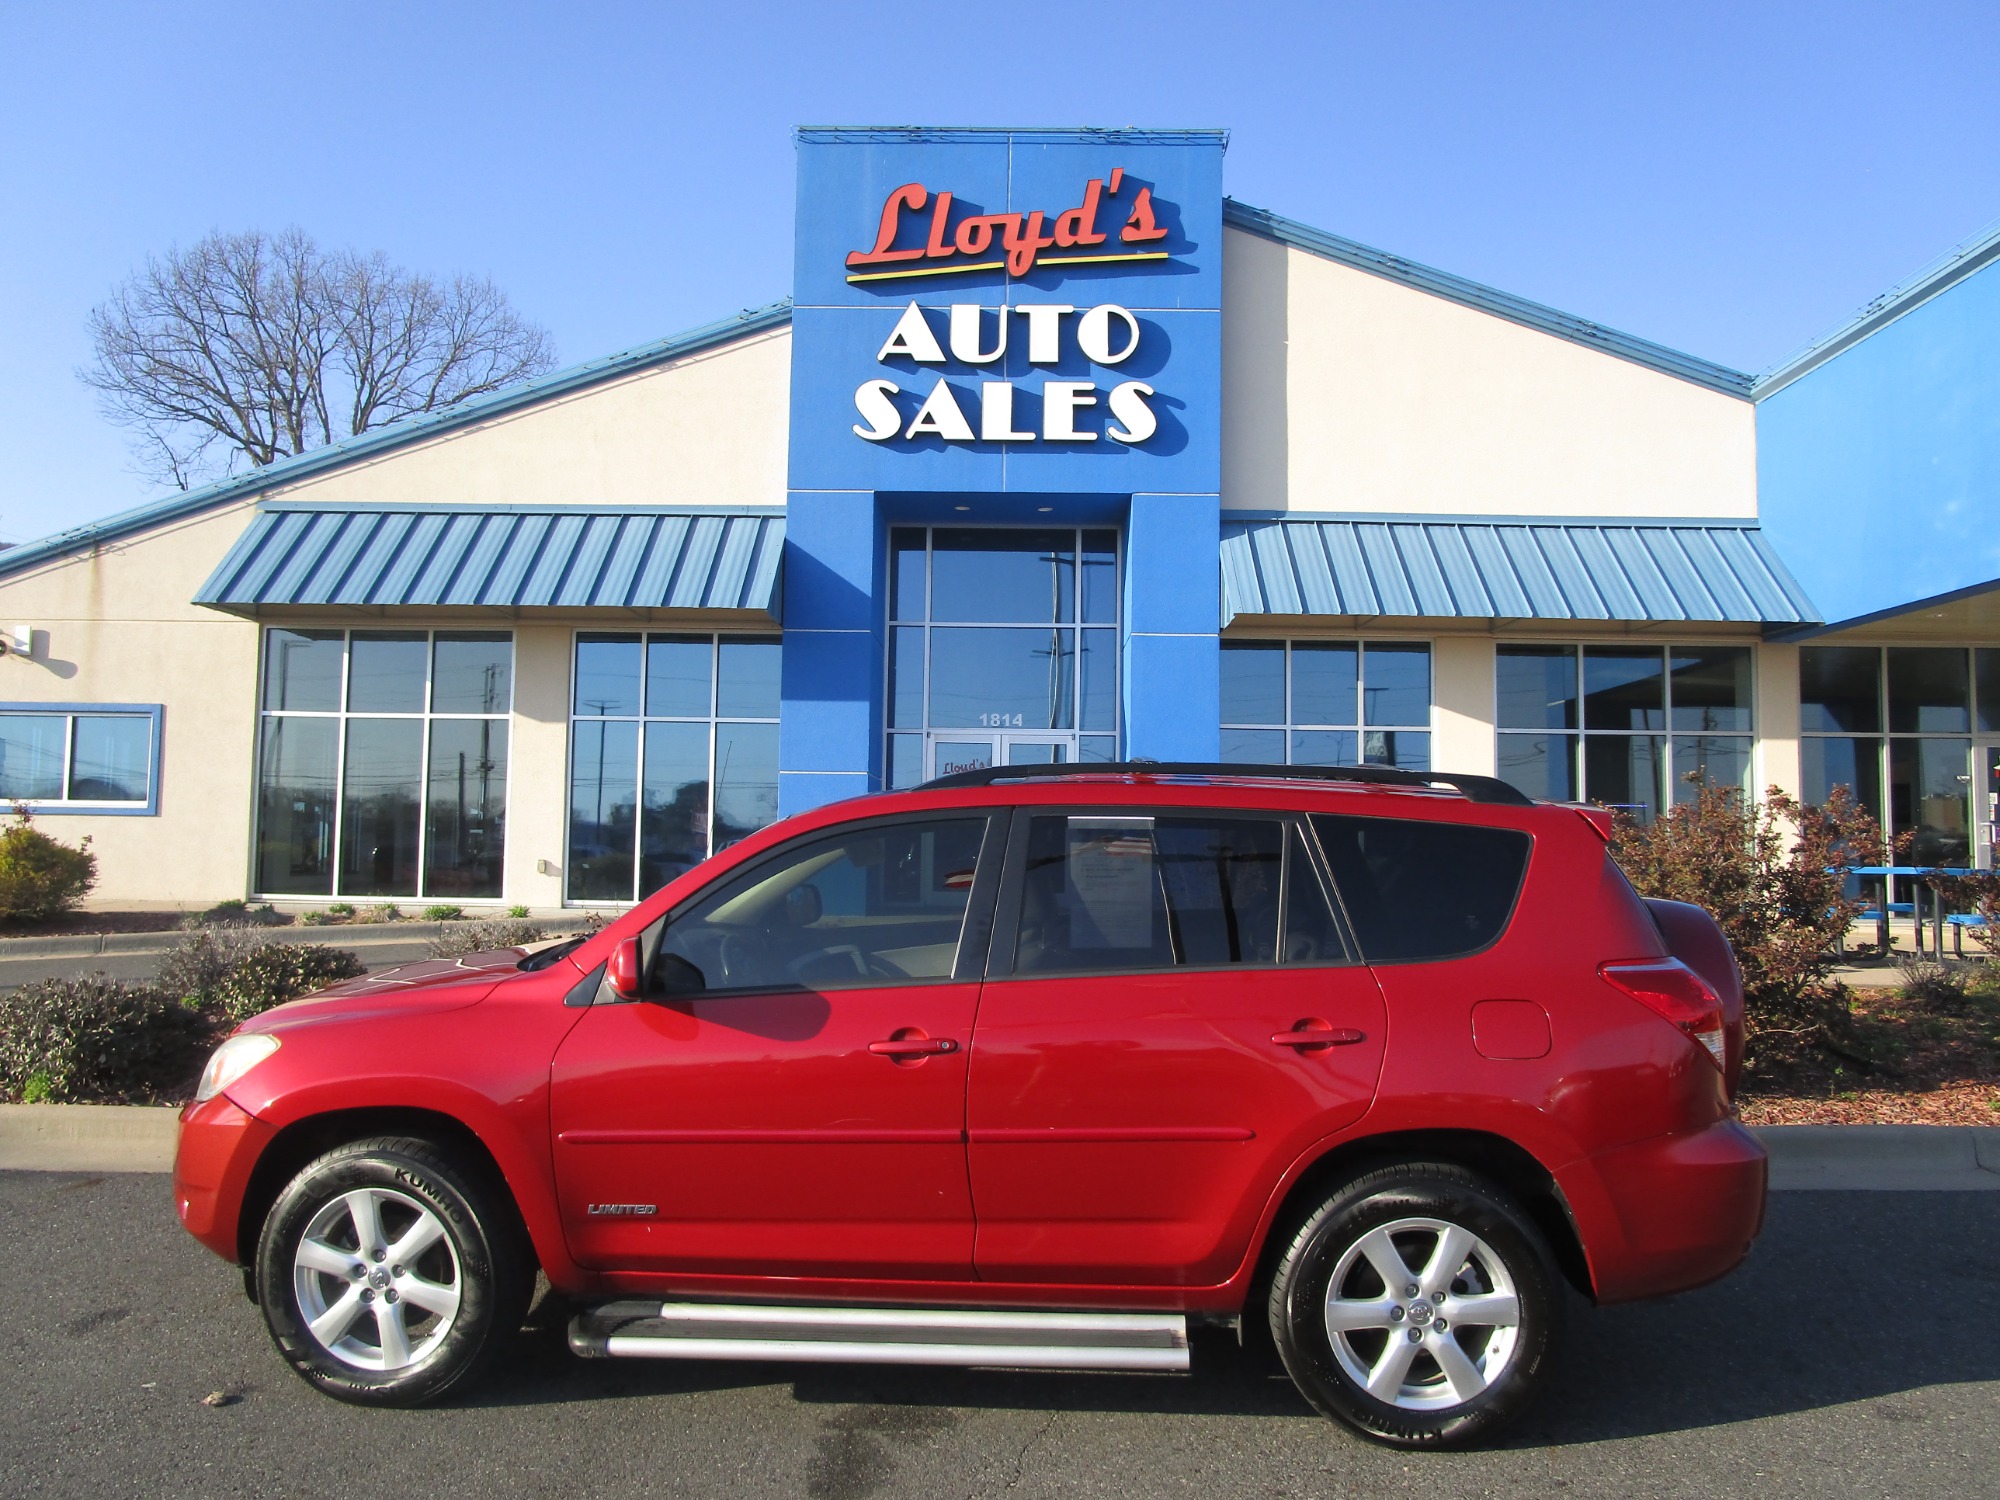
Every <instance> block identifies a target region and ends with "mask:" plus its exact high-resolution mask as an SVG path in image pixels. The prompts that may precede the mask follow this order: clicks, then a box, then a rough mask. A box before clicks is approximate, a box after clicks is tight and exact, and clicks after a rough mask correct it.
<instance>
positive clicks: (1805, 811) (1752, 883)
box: [1612, 781, 1885, 1066]
mask: <svg viewBox="0 0 2000 1500" xmlns="http://www.w3.org/2000/svg"><path fill="white" fill-rule="evenodd" d="M1612 853H1613V855H1614V857H1615V858H1616V859H1617V861H1618V863H1619V865H1620V867H1621V868H1623V869H1624V871H1625V873H1626V874H1627V875H1628V876H1630V877H1631V880H1632V883H1633V885H1635V886H1637V887H1638V889H1639V892H1640V894H1641V895H1646V896H1663V897H1666V898H1667V899H1669V900H1673V901H1691V902H1693V903H1695V904H1696V905H1698V906H1703V907H1706V908H1707V909H1708V910H1709V911H1710V912H1711V913H1713V914H1714V916H1715V919H1716V921H1718V922H1720V923H1721V924H1722V930H1723V931H1724V932H1725V933H1727V934H1728V936H1729V941H1730V944H1731V946H1733V947H1734V948H1735V950H1736V959H1737V962H1738V963H1739V964H1741V965H1742V967H1743V1002H1744V1004H1743V1010H1744V1029H1745V1033H1746V1036H1747V1039H1748V1042H1749V1048H1750V1051H1749V1062H1750V1064H1751V1065H1752V1066H1755V1065H1756V1064H1757V1063H1758V1062H1759V1061H1760V1060H1764V1059H1768V1058H1769V1057H1770V1056H1771V1055H1772V1054H1773V1053H1775V1052H1778V1051H1783V1050H1786V1049H1787V1048H1790V1047H1798V1046H1806V1047H1824V1046H1826V1045H1828V1044H1829V1043H1832V1042H1834V1040H1835V1038H1836V1037H1837V1035H1839V1034H1840V1033H1841V1032H1843V1031H1844V1030H1845V1023H1846V1021H1847V1018H1848V1007H1847V991H1846V988H1845V987H1844V986H1843V985H1842V984H1841V983H1840V982H1839V980H1837V979H1836V978H1835V977H1834V973H1833V971H1834V969H1835V968H1836V967H1837V966H1838V965H1839V963H1840V960H1839V958H1838V957H1837V956H1836V954H1835V952H1834V944H1835V942H1836V941H1837V940H1838V939H1839V938H1840V937H1841V936H1842V935H1843V934H1844V933H1845V932H1846V931H1847V928H1848V926H1849V925H1850V924H1851V923H1852V922H1853V921H1854V919H1855V918H1856V917H1857V916H1858V915H1860V912H1861V910H1862V908H1863V906H1864V904H1865V903H1864V902H1862V901H1861V900H1859V899H1858V898H1855V897H1851V896H1848V895H1846V894H1844V892H1843V886H1844V885H1845V883H1846V877H1845V871H1844V869H1843V868H1842V867H1843V866H1847V865H1857V864H1882V863H1884V862H1885V860H1884V854H1885V846H1884V840H1883V836H1882V830H1881V828H1880V826H1879V825H1877V824H1876V822H1875V820H1874V819H1873V818H1872V817H1870V816H1869V815H1868V813H1867V811H1866V810H1865V809H1863V808H1862V807H1860V806H1859V805H1858V804H1856V803H1855V801H1854V800H1853V798H1852V797H1851V796H1849V794H1848V792H1847V789H1846V788H1845V787H1836V788H1835V789H1834V793H1833V796H1832V797H1831V798H1829V799H1828V801H1827V803H1826V805H1825V806H1824V807H1809V806H1807V805H1805V804H1804V803H1801V802H1798V801H1796V800H1795V799H1793V798H1792V797H1789V796H1787V795H1786V794H1785V793H1784V792H1781V791H1780V790H1778V788H1776V787H1772V788H1770V789H1769V790H1768V791H1767V792H1766V793H1765V794H1764V800H1763V801H1762V802H1761V803H1752V802H1751V801H1750V800H1749V799H1748V798H1746V797H1745V796H1744V795H1743V793H1742V792H1741V791H1739V790H1738V789H1737V788H1735V787H1726V786H1718V785H1716V784H1715V783H1713V782H1708V781H1700V782H1697V783H1696V794H1695V800H1694V801H1693V802H1691V803H1682V804H1680V805H1678V806H1675V807H1673V808H1671V809H1669V810H1668V811H1667V812H1666V813H1664V814H1662V815H1661V816H1660V817H1658V818H1656V819H1655V820H1654V821H1653V823H1652V825H1651V826H1650V827H1644V828H1642V827H1639V826H1638V825H1636V824H1634V823H1633V822H1632V821H1631V820H1630V819H1628V818H1625V817H1623V816H1621V818H1620V820H1619V824H1618V828H1617V833H1616V838H1615V841H1614V842H1613V845H1612Z"/></svg>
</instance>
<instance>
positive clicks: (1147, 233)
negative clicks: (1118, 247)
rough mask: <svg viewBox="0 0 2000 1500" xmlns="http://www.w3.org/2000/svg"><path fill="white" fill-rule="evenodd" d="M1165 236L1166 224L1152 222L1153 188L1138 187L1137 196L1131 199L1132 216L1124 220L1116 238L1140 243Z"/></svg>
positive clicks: (1133, 243) (1131, 243)
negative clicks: (1123, 225)
mask: <svg viewBox="0 0 2000 1500" xmlns="http://www.w3.org/2000/svg"><path fill="white" fill-rule="evenodd" d="M1166 237H1167V230H1166V226H1165V225H1163V224H1155V223H1154V222H1153V190H1152V189H1151V188H1149V187H1142V188H1140V189H1139V196H1138V197H1137V198H1135V199H1134V200H1133V201H1132V217H1131V218H1129V219H1127V220H1126V221H1125V227H1124V228H1123V229H1121V230H1119V231H1118V238H1119V239H1121V240H1123V241H1125V243H1126V244H1128V245H1137V244H1142V243H1144V242H1145V241H1147V240H1163V239H1165V238H1166Z"/></svg>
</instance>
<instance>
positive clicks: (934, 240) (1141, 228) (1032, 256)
mask: <svg viewBox="0 0 2000 1500" xmlns="http://www.w3.org/2000/svg"><path fill="white" fill-rule="evenodd" d="M1124 182H1125V169H1124V168H1123V167H1114V168H1112V170H1111V172H1110V174H1109V175H1108V177H1102V178H1100V177H1093V178H1091V179H1090V180H1089V181H1088V182H1087V183H1085V184H1084V189H1083V202H1081V203H1079V204H1078V205H1077V206H1076V207H1074V208H1066V209H1064V210H1063V211H1062V212H1061V213H1059V214H1057V215H1056V216H1055V218H1054V221H1053V223H1052V224H1051V225H1050V226H1049V227H1048V228H1046V229H1045V228H1044V227H1043V226H1044V223H1045V222H1046V221H1047V220H1048V215H1047V214H1045V213H1044V212H1043V211H1042V210H1040V209H1036V210H1034V211H1033V212H1032V213H1027V212H1023V213H1004V214H968V215H967V216H966V217H964V218H962V219H960V220H959V221H958V223H957V224H953V223H952V222H951V210H952V204H953V198H952V195H951V194H950V193H948V192H938V193H936V194H933V193H932V192H931V191H930V190H929V189H928V188H926V187H925V186H924V185H923V184H922V183H920V182H906V183H904V184H903V185H902V186H901V187H899V188H897V189H896V190H895V191H894V192H892V193H890V194H889V197H888V200H887V201H886V202H884V203H883V205H882V219H881V223H880V224H879V226H878V227H877V229H876V232H875V245H874V248H873V249H870V250H854V251H850V252H849V254H848V257H847V264H848V266H849V267H850V268H851V269H856V270H860V269H861V268H865V267H869V266H880V265H890V264H896V263H900V262H905V261H913V260H916V261H926V262H930V261H943V262H946V264H943V265H940V266H936V267H935V268H932V267H929V266H926V267H925V268H924V269H921V270H917V269H912V270H906V271H877V272H865V271H864V272H863V274H860V275H853V276H850V277H849V278H848V279H849V280H850V281H889V280H897V279H900V278H902V277H906V276H933V275H944V274H947V273H949V272H952V271H972V270H992V269H997V268H996V267H995V266H993V265H992V264H991V263H990V262H982V263H980V264H978V265H974V264H970V262H972V261H974V260H977V259H978V258H979V257H981V256H988V255H991V254H993V253H994V251H995V250H996V249H998V250H1001V251H1003V252H1004V253H1005V257H1006V259H1005V261H1004V262H1003V263H1002V264H1004V266H1005V268H1006V272H1007V274H1008V275H1009V276H1025V275H1027V274H1028V273H1029V272H1030V271H1032V270H1034V269H1035V267H1036V266H1038V265H1043V264H1047V263H1049V262H1055V263H1060V262H1062V261H1064V260H1072V261H1075V260H1082V261H1090V262H1103V261H1121V260H1129V261H1147V260H1165V259H1166V258H1167V252H1166V251H1164V250H1137V251H1132V252H1128V253H1126V254H1122V255H1095V256H1079V255H1070V256H1061V255H1058V256H1052V257H1049V258H1048V260H1047V261H1045V260H1044V258H1043V255H1042V252H1043V251H1044V250H1048V249H1051V248H1061V249H1064V250H1074V249H1089V248H1091V247H1093V246H1096V245H1102V244H1103V243H1104V242H1105V240H1106V238H1107V236H1106V235H1105V233H1104V231H1102V230H1101V229H1099V228H1098V227H1097V215H1098V209H1099V208H1100V207H1101V206H1102V203H1103V200H1104V199H1106V198H1115V197H1117V196H1118V190H1119V188H1120V187H1122V186H1123V185H1124ZM927 206H928V207H929V209H930V222H929V225H928V233H927V234H926V235H925V238H924V243H923V246H922V248H917V247H914V246H913V247H911V248H910V249H907V250H898V249H895V248H894V246H895V243H896V239H897V236H898V235H899V234H900V233H901V232H902V229H903V214H904V212H905V211H908V212H910V213H912V214H915V213H919V212H921V211H922V210H923V209H924V208H925V207H927ZM1167 233H1168V231H1167V227H1166V226H1165V225H1163V224H1160V223H1159V222H1157V220H1156V219H1155V217H1154V213H1153V190H1152V189H1151V188H1150V187H1141V188H1140V189H1139V191H1138V194H1137V196H1136V197H1135V198H1134V199H1133V200H1132V212H1131V214H1130V216H1129V217H1128V218H1127V219H1126V221H1125V227H1124V228H1123V229H1121V230H1120V231H1119V234H1118V237H1119V239H1120V240H1122V241H1123V242H1125V243H1126V244H1128V245H1143V244H1150V243H1152V242H1154V241H1157V240H1163V239H1165V238H1167ZM953 262H958V264H952V263H953Z"/></svg>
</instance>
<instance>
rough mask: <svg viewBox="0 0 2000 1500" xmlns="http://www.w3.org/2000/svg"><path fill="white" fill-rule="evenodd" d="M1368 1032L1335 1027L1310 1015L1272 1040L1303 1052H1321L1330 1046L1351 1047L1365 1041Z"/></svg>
mask: <svg viewBox="0 0 2000 1500" xmlns="http://www.w3.org/2000/svg"><path fill="white" fill-rule="evenodd" d="M1367 1039H1368V1036H1367V1033H1366V1032H1361V1031H1356V1030H1354V1029H1353V1028H1352V1027H1339V1028H1336V1027H1333V1026H1329V1025H1328V1024H1327V1023H1326V1022H1325V1021H1322V1020H1321V1019H1320V1018H1319V1017H1318V1016H1308V1017H1306V1019H1305V1020H1303V1021H1300V1022H1299V1023H1298V1024H1297V1025H1295V1026H1294V1027H1292V1029H1291V1030H1290V1031H1281V1032H1279V1033H1278V1034H1277V1035H1276V1036H1274V1037H1272V1038H1271V1040H1272V1041H1273V1042H1275V1043H1277V1044H1278V1045H1279V1046H1280V1047H1296V1048H1298V1049H1299V1051H1301V1052H1319V1051H1322V1050H1324V1049H1325V1048H1328V1047H1351V1046H1353V1045H1354V1044H1355V1043H1356V1042H1365V1041H1366V1040H1367Z"/></svg>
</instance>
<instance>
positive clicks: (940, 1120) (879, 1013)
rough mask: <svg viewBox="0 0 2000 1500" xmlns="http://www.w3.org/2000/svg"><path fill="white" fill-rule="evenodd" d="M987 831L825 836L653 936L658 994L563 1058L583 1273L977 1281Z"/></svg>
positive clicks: (868, 828)
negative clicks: (972, 1099)
mask: <svg viewBox="0 0 2000 1500" xmlns="http://www.w3.org/2000/svg"><path fill="white" fill-rule="evenodd" d="M990 821H991V819H990V817H989V815H988V814H986V813H984V812H974V813H970V814H966V815H960V816H928V817H918V818H909V817H905V818H898V819H889V820H874V821H870V822H867V823H858V824H853V825H849V826H846V827H843V828H840V829H837V830H834V831H831V832H823V833H819V834H815V835H813V836H811V837H809V838H806V839H803V840H801V841H799V842H797V843H794V844H788V845H785V846H782V847H781V848H779V849H777V850H775V851H773V852H772V853H771V854H769V855H767V856H765V857H764V858H762V859H760V860H758V861H757V862H755V863H754V864H753V865H751V866H749V867H747V868H745V869H742V870H739V871H732V872H730V873H729V874H728V875H727V876H725V877H723V878H722V879H721V880H720V881H719V882H717V884H716V885H714V886H712V887H711V888H709V889H708V890H706V891H704V892H702V893H701V894H700V895H699V896H697V897H695V898H694V899H692V900H691V901H689V902H687V903H684V905H683V906H682V907H681V908H680V909H678V910H676V911H674V912H671V913H669V914H668V915H667V916H666V917H665V918H663V919H662V921H661V922H659V923H656V924H654V927H653V928H652V929H649V930H648V932H647V934H646V935H645V937H644V938H643V939H642V956H643V960H644V966H645V973H646V975H647V985H648V998H646V999H643V1000H640V1001H637V1002H629V1003H607V1004H597V1005H593V1006H592V1007H591V1009H590V1012H589V1014H588V1015H586V1016H585V1017H584V1019H583V1021H582V1022H581V1023H580V1024H579V1025H578V1026H577V1027H576V1029H575V1030H574V1031H572V1032H571V1033H570V1035H569V1037H568V1038H567V1039H566V1040H565V1041H564V1043H563V1046H562V1047H561V1049H560V1050H559V1051H558V1052H557V1054H556V1057H555V1062H554V1078H553V1085H552V1093H551V1109H552V1114H553V1126H554V1140H555V1158H556V1180H557V1187H558V1192H559V1195H560V1200H561V1209H562V1214H563V1220H564V1226H565V1230H566V1232H567V1234H568V1237H569V1241H570V1244H571V1246H572V1249H573V1251H574V1253H575V1255H576V1256H577V1259H578V1261H579V1262H580V1263H582V1264H584V1265H588V1266H593V1267H598V1268H603V1269H619V1270H650V1271H679V1272H705V1273H711V1274H745V1275H759V1276H843V1277H865V1278H893V1279H921V1278H958V1279H962V1278H965V1277H968V1276H969V1275H970V1274H971V1266H972V1206H971V1200H970V1197H969V1194H968V1192H967V1186H966V1178H965V1148H964V1136H963V1131H964V1114H965V1069H966V1056H967V1044H968V1043H969V1042H970V1040H971V1035H972V1020H973V1011H974V1007H975V1004H976V1002H977V999H978V987H979V985H978V966H979V965H980V964H981V963H983V960H984V954H985V949H986V934H987V926H988V924H987V923H986V922H983V921H981V920H979V913H980V912H982V911H990V902H991V890H992V887H993V886H994V884H995V882H996V881H997V875H998V862H999V853H1000V847H999V844H1000V841H999V840H998V839H997V838H989V837H988V836H987V835H988V825H989V823H990ZM1003 826H1004V825H1003ZM982 870H983V871H984V872H985V873H984V874H983V875H982V874H981V873H980V872H981V871H982ZM975 929H976V930H975ZM607 993H608V992H607Z"/></svg>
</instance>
